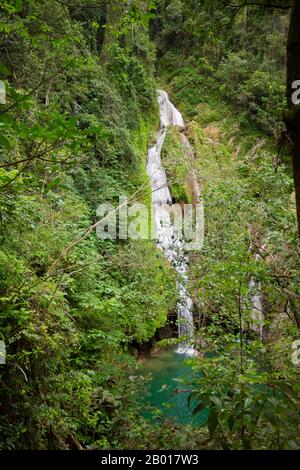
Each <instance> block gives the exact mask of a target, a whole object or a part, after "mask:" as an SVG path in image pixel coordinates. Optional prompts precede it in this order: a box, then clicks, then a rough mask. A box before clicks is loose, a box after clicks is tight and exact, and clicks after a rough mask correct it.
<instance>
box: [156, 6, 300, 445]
mask: <svg viewBox="0 0 300 470" xmlns="http://www.w3.org/2000/svg"><path fill="white" fill-rule="evenodd" d="M215 3H216V2H208V1H207V2H192V1H191V2H190V1H185V2H178V1H171V2H165V3H164V8H162V9H161V10H160V27H159V28H158V31H157V35H158V37H157V42H158V50H159V52H160V55H161V58H160V60H159V70H160V71H161V77H162V79H163V81H164V82H166V83H167V86H168V87H169V89H170V91H171V93H172V96H173V98H174V100H175V102H176V103H177V105H179V107H180V109H182V110H184V111H185V114H186V116H187V117H188V118H189V119H190V122H189V124H188V128H187V131H186V132H187V135H188V137H189V140H190V142H191V143H192V144H193V147H194V150H195V155H196V158H195V159H194V160H193V161H192V162H190V161H188V159H187V156H186V163H187V162H188V164H189V165H192V166H193V167H194V171H195V172H196V174H197V176H198V178H199V181H200V185H201V190H202V195H203V198H204V201H205V244H204V248H203V250H202V252H201V253H200V254H199V253H195V254H194V255H193V257H192V267H191V268H192V269H191V271H192V276H191V290H192V291H193V292H194V306H195V316H194V318H195V321H196V323H197V338H196V341H197V344H198V348H199V350H200V352H201V355H202V358H201V360H199V359H198V358H197V359H195V360H192V361H190V362H191V366H192V367H193V368H194V370H195V378H194V380H193V382H192V389H193V393H192V394H191V398H197V399H198V400H199V405H198V406H197V407H196V408H195V413H198V412H200V411H202V410H203V409H204V408H209V410H210V415H209V420H208V432H209V434H210V437H211V439H212V441H214V442H215V445H219V446H220V447H221V448H224V449H240V448H244V449H249V448H252V449H253V448H255V449H266V448H274V449H280V448H299V446H300V441H299V436H300V422H299V406H300V403H299V368H298V367H297V366H295V365H294V364H293V363H292V360H291V356H292V352H293V349H292V342H293V340H294V339H296V338H297V336H298V335H299V333H298V331H299V305H300V296H299V293H300V292H299V275H300V271H299V243H298V239H297V233H296V221H295V204H294V193H293V179H292V174H291V173H292V172H291V164H290V160H289V158H288V155H285V154H281V156H278V154H277V150H276V147H275V145H274V139H273V140H271V139H270V138H269V134H273V135H275V136H276V137H280V135H281V129H282V123H281V120H282V118H283V110H284V107H285V99H284V63H285V61H284V39H285V35H286V28H287V23H288V16H287V15H286V14H282V12H279V13H278V12H277V11H265V10H263V9H261V8H250V7H246V8H243V9H240V10H238V11H234V10H233V11H232V9H230V8H228V9H225V10H224V7H223V6H222V5H221V2H220V4H219V7H220V9H216V8H215ZM196 4H197V7H196V8H195V5H196ZM220 19H221V21H220ZM262 35H264V39H265V40H264V41H262V40H261V38H262ZM174 64H181V65H179V67H177V68H176V69H174ZM172 147H173V149H174V152H175V153H176V150H175V149H176V142H175V141H174V143H173V146H172ZM168 153H171V154H172V152H171V151H170V150H169V152H168ZM176 155H177V156H178V155H180V153H178V152H177V153H176ZM181 161H182V158H181ZM166 164H168V159H167V160H166ZM251 280H252V282H250V281H251ZM259 292H260V294H261V299H262V308H263V311H264V323H263V326H262V332H261V335H262V337H263V342H261V340H260V335H259V333H254V332H251V331H250V330H249V327H250V325H252V328H254V329H256V330H258V326H259V324H258V322H257V320H253V317H252V314H253V312H252V309H253V304H252V302H253V296H254V295H256V294H258V293H259ZM207 353H210V354H208V355H207ZM199 373H200V375H199Z"/></svg>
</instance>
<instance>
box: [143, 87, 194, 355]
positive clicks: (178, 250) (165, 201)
mask: <svg viewBox="0 0 300 470" xmlns="http://www.w3.org/2000/svg"><path fill="white" fill-rule="evenodd" d="M158 102H159V107H160V130H159V132H158V135H157V140H156V144H155V145H154V146H153V147H151V148H150V149H149V152H148V163H147V173H148V175H149V177H150V184H151V189H152V206H153V210H154V216H155V229H156V239H157V246H158V247H159V248H160V249H161V250H162V251H163V252H164V254H165V256H166V258H167V259H168V260H169V262H170V263H171V265H172V266H173V267H174V268H175V270H176V271H177V273H178V281H177V289H178V293H179V300H178V303H177V314H178V320H179V322H178V323H179V326H178V334H179V338H183V340H182V342H181V344H180V346H179V347H178V348H177V352H178V353H180V354H187V355H193V354H194V349H193V348H192V346H191V343H192V341H193V334H194V326H193V314H192V308H193V302H192V299H191V298H190V296H189V294H188V290H187V282H188V276H187V271H188V261H189V260H188V257H187V255H186V254H185V250H184V240H183V239H182V238H180V237H178V235H177V231H176V226H175V225H174V223H173V222H172V220H171V216H170V207H171V206H172V197H171V194H170V190H169V188H168V183H167V177H166V172H165V169H164V167H163V165H162V160H161V154H162V148H163V144H164V141H165V137H166V134H167V128H168V126H178V127H181V128H183V127H184V121H183V118H182V115H181V113H180V112H179V111H178V110H177V109H176V108H175V106H174V105H173V104H172V103H171V102H170V100H169V97H168V94H167V93H166V92H165V91H162V90H159V91H158Z"/></svg>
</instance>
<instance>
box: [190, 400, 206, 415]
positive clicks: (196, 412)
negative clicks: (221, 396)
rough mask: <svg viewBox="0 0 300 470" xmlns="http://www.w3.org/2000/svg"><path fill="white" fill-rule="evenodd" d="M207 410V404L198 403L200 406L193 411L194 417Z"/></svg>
mask: <svg viewBox="0 0 300 470" xmlns="http://www.w3.org/2000/svg"><path fill="white" fill-rule="evenodd" d="M205 408H206V404H205V403H203V402H200V403H198V405H197V406H196V407H195V408H194V409H193V415H196V414H198V413H201V411H203V410H204V409H205Z"/></svg>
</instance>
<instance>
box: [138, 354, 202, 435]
mask: <svg viewBox="0 0 300 470" xmlns="http://www.w3.org/2000/svg"><path fill="white" fill-rule="evenodd" d="M186 359H188V357H187V356H185V355H184V354H178V353H176V352H175V350H168V351H163V352H161V353H160V355H159V356H158V357H153V358H150V359H147V360H145V362H144V363H143V375H148V374H151V380H150V382H149V384H148V391H149V392H148V395H147V396H146V397H145V398H143V401H144V402H145V404H146V405H150V406H151V407H153V408H156V409H159V410H160V412H161V414H162V416H163V417H164V418H172V419H173V420H174V422H176V423H177V424H183V425H186V424H191V425H196V426H199V425H200V424H202V423H203V422H205V421H206V420H207V416H208V412H207V411H206V410H204V411H203V412H202V413H199V414H197V415H196V416H194V415H193V413H192V410H193V409H194V408H195V406H196V405H197V401H195V400H192V401H191V404H190V405H189V404H188V397H189V394H190V393H189V392H187V391H178V390H190V388H191V386H189V385H188V382H189V380H191V378H192V374H193V372H192V368H191V366H190V365H188V364H186ZM179 380H185V381H186V382H187V384H184V383H181V382H180V381H179ZM144 415H145V416H146V417H147V418H149V419H154V418H155V411H153V412H152V411H149V412H148V411H147V412H145V413H144Z"/></svg>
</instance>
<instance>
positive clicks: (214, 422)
mask: <svg viewBox="0 0 300 470" xmlns="http://www.w3.org/2000/svg"><path fill="white" fill-rule="evenodd" d="M218 424H219V423H218V414H217V412H216V409H215V408H211V409H210V413H209V417H208V423H207V426H208V430H209V434H210V437H212V436H213V434H214V432H215V430H216V428H217V426H218Z"/></svg>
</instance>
